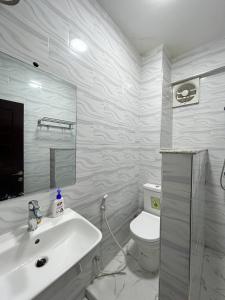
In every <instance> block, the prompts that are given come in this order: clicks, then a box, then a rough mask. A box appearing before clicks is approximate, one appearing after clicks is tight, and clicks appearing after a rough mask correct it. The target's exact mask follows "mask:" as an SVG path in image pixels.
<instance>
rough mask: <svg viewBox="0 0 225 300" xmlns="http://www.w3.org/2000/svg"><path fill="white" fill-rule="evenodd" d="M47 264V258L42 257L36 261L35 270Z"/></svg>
mask: <svg viewBox="0 0 225 300" xmlns="http://www.w3.org/2000/svg"><path fill="white" fill-rule="evenodd" d="M47 262H48V259H47V257H42V258H40V259H38V260H37V261H36V264H35V265H36V267H37V268H41V267H43V266H44V265H45V264H46V263H47Z"/></svg>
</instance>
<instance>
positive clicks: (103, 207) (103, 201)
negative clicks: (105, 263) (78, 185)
mask: <svg viewBox="0 0 225 300" xmlns="http://www.w3.org/2000/svg"><path fill="white" fill-rule="evenodd" d="M107 198H108V195H107V194H105V195H104V196H103V198H102V203H101V207H100V209H101V213H102V216H103V219H104V220H105V223H106V226H107V228H108V230H109V233H110V234H111V236H112V238H113V240H114V242H115V244H116V245H117V246H118V248H119V249H120V250H121V251H122V253H123V255H124V259H125V263H124V265H122V267H121V268H119V269H117V270H115V271H112V272H110V271H109V272H103V271H102V270H100V268H99V266H98V263H97V261H96V266H97V269H98V272H99V274H98V275H96V278H99V277H103V276H111V275H125V274H126V272H124V270H125V269H126V267H127V254H126V252H125V251H124V249H123V247H122V246H121V245H120V243H119V242H118V241H117V239H116V237H115V235H114V233H113V232H112V230H111V228H110V225H109V222H108V219H107V216H106V207H105V201H106V199H107ZM100 258H101V259H102V257H101V256H100Z"/></svg>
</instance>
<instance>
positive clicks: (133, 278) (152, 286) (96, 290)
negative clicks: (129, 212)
mask: <svg viewBox="0 0 225 300" xmlns="http://www.w3.org/2000/svg"><path fill="white" fill-rule="evenodd" d="M124 249H125V250H126V251H127V253H128V256H127V267H126V269H125V272H126V274H125V275H114V276H107V277H101V278H98V279H95V280H94V282H93V283H92V284H90V285H89V286H88V287H87V289H86V297H87V298H88V300H137V299H141V300H158V283H159V277H158V274H151V273H149V272H146V271H144V270H143V269H142V268H141V267H140V266H139V265H138V262H137V260H136V257H137V249H136V247H135V244H134V242H133V240H130V241H129V242H128V244H127V245H126V246H125V247H124ZM124 261H125V259H124V256H123V254H122V252H121V251H120V252H119V253H118V254H117V256H116V257H115V258H114V259H113V260H112V261H111V262H110V263H109V264H108V265H107V266H106V268H105V270H104V271H107V272H108V271H109V270H110V271H113V270H114V271H115V270H116V269H117V268H118V267H119V266H121V265H123V264H124Z"/></svg>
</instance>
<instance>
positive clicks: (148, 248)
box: [135, 241, 159, 273]
mask: <svg viewBox="0 0 225 300" xmlns="http://www.w3.org/2000/svg"><path fill="white" fill-rule="evenodd" d="M135 242H136V244H137V248H138V263H139V265H140V266H141V267H142V268H143V269H144V270H146V271H148V272H151V273H156V272H158V270H159V243H156V244H155V245H148V244H147V245H143V244H141V242H139V241H135Z"/></svg>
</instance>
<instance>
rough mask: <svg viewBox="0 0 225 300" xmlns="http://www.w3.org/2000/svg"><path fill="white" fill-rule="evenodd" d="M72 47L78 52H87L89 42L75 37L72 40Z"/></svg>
mask: <svg viewBox="0 0 225 300" xmlns="http://www.w3.org/2000/svg"><path fill="white" fill-rule="evenodd" d="M70 48H72V49H73V50H75V51H77V52H85V51H87V48H88V47H87V44H85V42H83V41H82V40H80V39H73V40H71V42H70Z"/></svg>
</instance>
